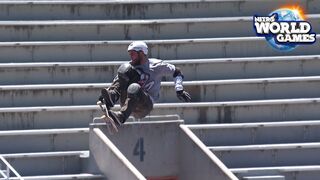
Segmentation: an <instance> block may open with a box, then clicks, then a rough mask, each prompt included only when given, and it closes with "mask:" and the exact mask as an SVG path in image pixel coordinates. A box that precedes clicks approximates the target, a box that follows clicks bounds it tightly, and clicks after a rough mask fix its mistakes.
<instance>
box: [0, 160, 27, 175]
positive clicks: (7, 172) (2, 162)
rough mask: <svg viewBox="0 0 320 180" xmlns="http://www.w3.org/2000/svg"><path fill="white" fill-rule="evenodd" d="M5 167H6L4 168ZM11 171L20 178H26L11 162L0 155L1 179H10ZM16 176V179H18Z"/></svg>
mask: <svg viewBox="0 0 320 180" xmlns="http://www.w3.org/2000/svg"><path fill="white" fill-rule="evenodd" d="M3 167H4V169H2V168H3ZM11 172H12V173H13V174H14V175H15V177H17V178H18V179H19V180H24V179H23V178H22V177H21V176H20V174H19V173H18V172H17V171H16V170H15V169H14V168H13V167H12V166H11V165H10V163H9V162H8V161H7V160H6V159H5V158H4V157H3V156H1V155H0V180H9V179H10V174H11ZM17 178H15V179H17Z"/></svg>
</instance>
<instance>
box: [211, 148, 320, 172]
mask: <svg viewBox="0 0 320 180" xmlns="http://www.w3.org/2000/svg"><path fill="white" fill-rule="evenodd" d="M208 148H209V149H210V150H211V151H212V152H213V153H214V154H215V155H216V156H218V158H220V159H221V161H222V162H223V163H224V164H225V165H226V166H227V167H228V168H242V167H264V166H293V165H313V164H317V163H319V160H320V159H319V158H318V157H319V156H317V154H319V152H320V143H319V142H313V143H292V144H290V143H288V144H267V145H265V144H261V145H260V144H259V145H242V146H210V147H208Z"/></svg>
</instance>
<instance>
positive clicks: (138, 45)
mask: <svg viewBox="0 0 320 180" xmlns="http://www.w3.org/2000/svg"><path fill="white" fill-rule="evenodd" d="M131 50H134V51H142V52H143V53H144V54H145V55H148V46H147V44H146V43H145V42H143V41H134V42H132V43H131V44H130V45H129V46H128V51H131Z"/></svg>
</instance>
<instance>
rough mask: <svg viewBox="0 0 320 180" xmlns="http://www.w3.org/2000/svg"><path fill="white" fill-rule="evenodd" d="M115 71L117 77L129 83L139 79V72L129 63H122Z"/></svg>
mask: <svg viewBox="0 0 320 180" xmlns="http://www.w3.org/2000/svg"><path fill="white" fill-rule="evenodd" d="M117 73H118V77H119V78H122V79H124V80H125V81H127V82H130V83H137V82H138V81H139V80H140V72H139V71H138V70H137V69H135V68H134V67H133V66H132V65H131V64H129V63H124V64H122V65H121V66H120V67H119V68H118V71H117Z"/></svg>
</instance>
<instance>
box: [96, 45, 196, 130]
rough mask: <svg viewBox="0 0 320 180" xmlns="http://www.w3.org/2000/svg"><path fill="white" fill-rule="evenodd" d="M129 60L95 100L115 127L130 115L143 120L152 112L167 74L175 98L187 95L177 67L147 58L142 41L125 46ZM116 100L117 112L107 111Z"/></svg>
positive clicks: (186, 98) (183, 99) (181, 98)
mask: <svg viewBox="0 0 320 180" xmlns="http://www.w3.org/2000/svg"><path fill="white" fill-rule="evenodd" d="M128 53H129V55H130V57H131V61H130V62H127V63H123V64H122V65H121V66H120V67H119V69H118V71H117V76H116V77H115V78H114V80H113V82H112V85H111V86H110V87H108V88H104V89H102V90H101V96H100V97H99V100H100V101H101V102H105V104H106V106H107V109H108V112H109V115H110V117H111V118H112V119H113V121H114V122H116V124H117V125H121V124H122V123H124V122H125V121H126V120H127V118H128V117H129V116H130V115H132V116H134V117H135V118H143V117H145V116H146V115H148V114H149V113H150V111H151V110H152V109H153V104H154V103H155V102H157V101H158V99H159V91H160V84H161V79H162V77H163V76H167V75H171V76H172V77H173V78H174V84H175V90H176V94H177V97H178V98H179V99H180V100H182V101H185V102H189V101H191V96H190V95H189V93H188V92H186V91H184V89H183V86H182V81H183V74H182V72H181V70H180V69H179V68H178V67H175V66H174V65H172V64H169V63H165V62H163V61H162V60H159V59H153V58H148V46H147V44H146V43H145V42H143V41H134V42H132V43H131V44H130V45H129V46H128ZM118 100H120V106H121V109H120V111H113V110H110V108H111V107H113V106H114V104H115V103H116V102H117V101H118Z"/></svg>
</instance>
